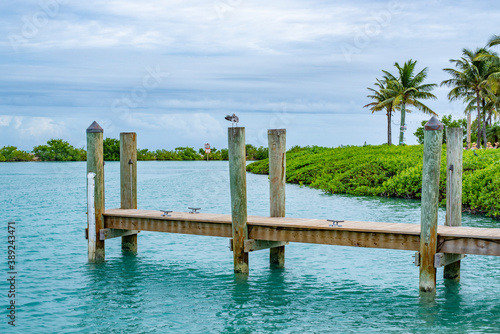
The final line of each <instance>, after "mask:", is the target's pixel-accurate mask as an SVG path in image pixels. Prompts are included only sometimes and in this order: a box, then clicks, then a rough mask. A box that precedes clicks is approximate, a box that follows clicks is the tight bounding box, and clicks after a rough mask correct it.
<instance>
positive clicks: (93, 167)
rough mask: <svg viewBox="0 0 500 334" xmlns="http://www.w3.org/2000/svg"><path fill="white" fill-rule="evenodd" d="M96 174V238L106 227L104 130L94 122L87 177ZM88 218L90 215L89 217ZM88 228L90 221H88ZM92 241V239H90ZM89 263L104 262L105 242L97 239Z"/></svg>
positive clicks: (90, 129)
mask: <svg viewBox="0 0 500 334" xmlns="http://www.w3.org/2000/svg"><path fill="white" fill-rule="evenodd" d="M90 172H91V173H95V174H96V175H95V178H94V181H95V183H94V184H95V188H94V217H95V231H89V234H90V233H92V234H93V233H95V236H98V235H99V231H100V229H101V228H103V227H104V222H103V218H102V214H103V212H104V160H103V129H102V128H101V127H100V126H99V124H97V123H96V122H93V123H92V124H91V125H90V126H89V127H88V129H87V175H88V173H90ZM87 217H88V215H87ZM87 227H88V219H87ZM89 241H90V238H89ZM88 256H89V262H102V261H104V256H105V252H104V240H100V239H99V238H96V240H95V249H94V247H92V249H91V247H89V253H88Z"/></svg>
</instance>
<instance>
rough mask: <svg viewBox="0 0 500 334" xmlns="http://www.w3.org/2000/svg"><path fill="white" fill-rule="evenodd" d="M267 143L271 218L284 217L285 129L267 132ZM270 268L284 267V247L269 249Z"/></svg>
mask: <svg viewBox="0 0 500 334" xmlns="http://www.w3.org/2000/svg"><path fill="white" fill-rule="evenodd" d="M267 139H268V142H269V180H270V182H269V190H270V191H269V193H270V203H271V217H285V183H286V129H270V130H268V131H267ZM269 252H270V253H269V261H270V264H271V267H274V268H283V267H284V266H285V246H278V247H274V248H270V249H269Z"/></svg>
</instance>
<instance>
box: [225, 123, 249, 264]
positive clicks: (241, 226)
mask: <svg viewBox="0 0 500 334" xmlns="http://www.w3.org/2000/svg"><path fill="white" fill-rule="evenodd" d="M228 148H229V181H230V187H231V216H232V235H233V259H234V272H235V273H244V274H248V271H249V268H248V253H246V252H245V240H247V239H248V228H247V181H246V148H245V128H243V127H231V128H229V129H228Z"/></svg>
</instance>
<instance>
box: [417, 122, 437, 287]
mask: <svg viewBox="0 0 500 334" xmlns="http://www.w3.org/2000/svg"><path fill="white" fill-rule="evenodd" d="M442 142H443V124H441V122H439V120H438V119H437V118H436V117H434V116H432V117H431V119H430V120H429V121H428V122H427V124H425V126H424V161H423V169H422V201H421V222H420V284H419V285H420V291H422V292H435V291H436V268H435V267H434V256H435V255H436V248H437V220H438V205H439V171H440V167H441V150H442Z"/></svg>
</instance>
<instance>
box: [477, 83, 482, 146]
mask: <svg viewBox="0 0 500 334" xmlns="http://www.w3.org/2000/svg"><path fill="white" fill-rule="evenodd" d="M480 103H481V100H480V98H479V92H476V104H477V148H478V149H480V148H481V106H480Z"/></svg>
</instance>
